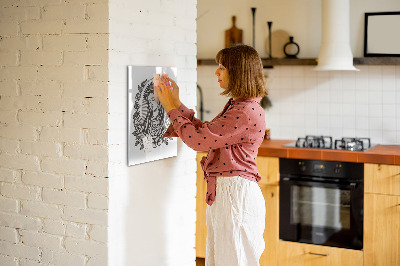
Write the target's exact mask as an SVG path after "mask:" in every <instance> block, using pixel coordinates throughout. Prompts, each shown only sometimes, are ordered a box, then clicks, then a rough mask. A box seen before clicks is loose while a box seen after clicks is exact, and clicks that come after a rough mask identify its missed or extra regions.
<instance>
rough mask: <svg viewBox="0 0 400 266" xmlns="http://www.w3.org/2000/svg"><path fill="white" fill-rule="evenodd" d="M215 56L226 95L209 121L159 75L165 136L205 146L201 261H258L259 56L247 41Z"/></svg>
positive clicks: (261, 213) (261, 221)
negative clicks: (167, 121)
mask: <svg viewBox="0 0 400 266" xmlns="http://www.w3.org/2000/svg"><path fill="white" fill-rule="evenodd" d="M216 62H217V63H218V69H217V70H216V71H215V75H216V76H217V77H218V82H219V85H220V87H221V88H222V89H223V92H222V93H221V95H227V96H230V97H231V98H230V99H229V101H228V102H227V104H226V105H225V107H224V109H223V110H222V112H221V113H220V114H218V115H217V116H216V117H215V118H214V119H213V120H212V121H211V122H202V121H200V120H199V119H196V118H194V111H193V110H189V109H188V108H187V107H186V106H185V105H183V104H182V103H181V102H180V100H179V95H178V94H179V92H178V91H179V89H178V86H177V85H176V84H175V82H173V81H172V80H171V79H169V78H166V77H164V78H163V82H161V83H160V86H159V87H157V88H156V92H157V94H158V97H159V99H160V102H161V104H162V105H163V107H164V109H165V111H166V112H167V113H168V116H169V118H170V120H171V126H170V127H169V128H168V130H167V132H166V133H165V135H164V136H168V137H176V136H179V137H180V138H181V139H182V141H183V142H184V143H185V144H186V145H188V146H189V147H190V148H192V149H194V150H196V151H206V150H208V155H207V157H203V159H202V161H201V165H202V168H203V171H204V176H205V180H206V181H207V195H206V202H207V204H208V205H209V206H207V212H206V217H207V219H206V220H207V248H206V265H209V266H211V265H217V266H225V265H229V266H234V265H238V266H239V265H240V266H245V265H246V266H247V265H249V266H250V265H251V266H253V265H259V259H260V256H261V254H262V252H263V250H264V247H265V244H264V239H263V232H264V226H265V201H264V197H263V195H262V193H261V190H260V188H259V186H258V184H257V182H258V181H259V180H260V179H261V176H260V174H259V173H258V171H257V166H256V163H255V159H256V157H257V152H258V148H259V147H260V145H261V142H262V141H263V139H264V134H265V119H264V110H263V109H262V108H261V106H260V104H259V103H260V100H261V97H262V96H264V95H266V89H265V82H264V75H263V67H262V62H261V59H260V57H259V55H258V53H257V52H256V50H254V49H253V48H251V47H249V46H246V45H238V46H233V47H230V48H225V49H223V50H221V51H219V52H218V54H217V56H216ZM169 84H172V88H173V89H172V90H171V88H170V87H169Z"/></svg>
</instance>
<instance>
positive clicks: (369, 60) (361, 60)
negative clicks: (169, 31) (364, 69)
mask: <svg viewBox="0 0 400 266" xmlns="http://www.w3.org/2000/svg"><path fill="white" fill-rule="evenodd" d="M353 62H354V64H355V65H400V57H356V58H354V60H353Z"/></svg>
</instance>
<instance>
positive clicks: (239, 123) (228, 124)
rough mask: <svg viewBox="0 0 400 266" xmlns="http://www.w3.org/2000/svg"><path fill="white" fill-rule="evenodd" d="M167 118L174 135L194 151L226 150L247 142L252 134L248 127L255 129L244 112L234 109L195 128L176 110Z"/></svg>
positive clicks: (255, 125)
mask: <svg viewBox="0 0 400 266" xmlns="http://www.w3.org/2000/svg"><path fill="white" fill-rule="evenodd" d="M168 116H169V118H170V120H171V122H172V125H173V128H174V131H175V132H176V134H177V135H178V136H179V137H180V138H181V139H182V141H183V142H184V143H185V144H186V145H188V146H189V147H190V148H192V149H194V150H195V151H205V150H209V149H218V148H222V147H227V148H228V146H229V145H233V144H237V143H241V142H245V141H248V139H249V136H251V133H250V132H252V130H251V128H250V127H251V126H253V127H257V124H256V123H254V125H253V124H252V121H251V120H250V118H249V116H248V115H247V114H246V112H238V111H235V110H234V109H230V110H227V111H226V112H225V113H224V114H223V115H222V116H220V117H217V118H216V119H214V120H213V121H212V122H207V123H202V125H201V126H197V125H196V124H195V123H193V122H192V121H191V120H190V119H188V118H186V117H184V116H183V115H182V114H181V113H180V112H179V111H178V110H176V109H173V110H171V111H170V112H169V113H168ZM253 132H254V131H253Z"/></svg>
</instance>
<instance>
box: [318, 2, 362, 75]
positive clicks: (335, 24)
mask: <svg viewBox="0 0 400 266" xmlns="http://www.w3.org/2000/svg"><path fill="white" fill-rule="evenodd" d="M321 39H322V43H321V49H320V51H319V55H318V66H317V67H315V68H314V70H319V71H328V70H353V71H358V70H359V69H357V68H355V67H354V66H353V54H352V52H351V48H350V0H322V33H321Z"/></svg>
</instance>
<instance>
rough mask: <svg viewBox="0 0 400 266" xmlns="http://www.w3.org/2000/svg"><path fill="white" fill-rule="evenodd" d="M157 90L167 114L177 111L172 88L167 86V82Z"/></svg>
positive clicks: (161, 84)
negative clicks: (173, 110)
mask: <svg viewBox="0 0 400 266" xmlns="http://www.w3.org/2000/svg"><path fill="white" fill-rule="evenodd" d="M155 89H156V93H157V94H158V99H159V100H160V102H161V105H162V106H163V107H164V109H165V112H167V113H168V112H169V111H171V110H172V109H176V106H175V104H174V98H173V96H172V91H171V89H172V88H171V87H170V86H168V85H167V84H166V82H165V80H162V81H161V82H160V84H159V85H158V87H156V88H155Z"/></svg>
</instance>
